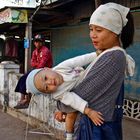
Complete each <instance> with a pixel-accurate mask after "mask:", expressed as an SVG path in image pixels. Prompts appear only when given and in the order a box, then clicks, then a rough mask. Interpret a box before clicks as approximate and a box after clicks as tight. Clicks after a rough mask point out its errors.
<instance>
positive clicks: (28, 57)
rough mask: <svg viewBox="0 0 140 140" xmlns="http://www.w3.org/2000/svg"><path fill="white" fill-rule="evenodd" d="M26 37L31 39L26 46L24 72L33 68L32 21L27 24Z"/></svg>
mask: <svg viewBox="0 0 140 140" xmlns="http://www.w3.org/2000/svg"><path fill="white" fill-rule="evenodd" d="M25 38H26V39H27V40H28V41H29V43H28V46H27V48H25V67H24V72H25V73H26V72H27V71H28V70H30V69H31V64H30V63H31V46H32V22H31V21H29V22H28V23H27V25H26V30H25Z"/></svg>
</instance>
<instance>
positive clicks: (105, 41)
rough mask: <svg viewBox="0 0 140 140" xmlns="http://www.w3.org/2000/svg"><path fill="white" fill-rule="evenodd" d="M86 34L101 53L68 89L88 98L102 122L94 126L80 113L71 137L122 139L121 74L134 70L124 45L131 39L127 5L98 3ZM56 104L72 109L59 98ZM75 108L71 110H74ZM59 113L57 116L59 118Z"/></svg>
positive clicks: (94, 139)
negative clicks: (83, 75) (83, 74)
mask: <svg viewBox="0 0 140 140" xmlns="http://www.w3.org/2000/svg"><path fill="white" fill-rule="evenodd" d="M89 28H90V38H91V41H92V44H93V46H94V48H95V49H97V50H101V51H102V53H101V54H100V55H99V56H98V57H97V58H96V60H94V62H93V63H92V65H91V67H89V71H88V72H87V74H86V76H85V78H84V79H83V80H82V81H81V83H79V84H78V85H77V86H76V87H75V88H73V89H72V90H71V92H73V93H75V94H77V95H79V96H80V97H81V98H82V99H84V100H85V101H87V102H88V106H89V107H90V108H91V109H94V110H96V111H98V112H101V113H102V114H103V118H104V123H103V124H102V125H101V126H96V125H95V124H94V123H93V122H92V121H91V120H90V119H89V118H88V117H87V116H86V115H81V116H80V118H79V122H78V121H77V124H78V125H77V127H76V126H75V135H74V138H73V140H122V128H121V123H122V102H121V103H120V104H118V102H117V100H118V98H119V96H120V97H121V98H122V101H123V94H124V86H123V84H124V78H125V74H128V73H129V74H130V76H132V75H133V74H134V69H131V68H132V67H133V66H134V62H133V63H129V62H128V61H127V60H128V59H127V57H126V51H125V49H126V48H128V47H129V46H130V44H132V42H133V36H134V23H133V18H132V15H131V13H130V9H129V8H127V7H124V6H122V5H119V4H116V3H106V4H104V5H100V6H99V7H98V8H97V9H96V10H95V11H94V12H93V14H92V16H91V18H90V22H89ZM58 108H59V109H60V110H61V111H62V114H63V112H66V113H69V112H72V108H69V107H68V106H65V105H64V104H62V103H61V102H59V103H58ZM74 111H75V110H73V112H74ZM62 114H60V115H61V116H59V119H58V118H57V117H56V119H57V120H59V121H61V120H62V119H63V118H62Z"/></svg>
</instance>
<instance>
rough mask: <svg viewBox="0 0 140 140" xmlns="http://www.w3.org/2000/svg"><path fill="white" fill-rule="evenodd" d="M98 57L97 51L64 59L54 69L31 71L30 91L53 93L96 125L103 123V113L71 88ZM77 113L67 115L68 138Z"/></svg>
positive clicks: (28, 78)
mask: <svg viewBox="0 0 140 140" xmlns="http://www.w3.org/2000/svg"><path fill="white" fill-rule="evenodd" d="M96 57H97V54H96V53H95V52H93V53H89V54H85V55H81V56H78V57H74V58H71V59H68V60H66V61H63V62H62V63H60V64H58V65H57V66H55V67H54V68H52V69H49V68H42V69H36V70H33V71H32V72H30V74H29V75H28V77H27V80H26V87H27V92H28V93H33V94H52V96H53V98H54V99H55V100H57V101H61V102H62V103H64V104H65V105H68V106H70V107H72V108H74V109H75V110H77V111H80V112H81V113H84V114H86V115H87V116H88V117H89V118H90V119H91V120H92V121H93V122H94V124H95V125H101V124H102V123H103V118H102V114H101V113H100V112H97V111H94V110H92V109H90V108H89V107H87V105H88V103H87V102H86V101H85V100H83V99H82V98H80V97H79V96H78V95H76V94H75V93H73V92H70V90H71V89H72V88H73V87H75V86H76V85H77V84H78V83H80V82H81V81H82V79H83V78H84V76H85V73H86V70H84V69H83V68H82V67H83V66H87V65H88V64H90V63H91V62H93V61H94V59H95V58H96ZM76 116H77V113H76V112H73V113H68V114H67V115H66V132H67V133H68V134H67V135H68V136H67V140H71V139H72V133H73V129H74V128H73V125H74V123H75V119H76Z"/></svg>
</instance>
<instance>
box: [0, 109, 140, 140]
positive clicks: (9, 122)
mask: <svg viewBox="0 0 140 140" xmlns="http://www.w3.org/2000/svg"><path fill="white" fill-rule="evenodd" d="M25 128H26V123H25V122H23V121H21V120H19V119H17V118H14V117H12V116H11V115H9V114H7V113H4V112H2V110H1V109H0V140H25V139H24V138H25ZM123 135H124V140H140V121H134V120H130V119H126V118H125V119H124V120H123ZM57 137H58V136H57V135H56V136H55V137H50V136H47V135H39V134H28V137H27V140H56V139H57Z"/></svg>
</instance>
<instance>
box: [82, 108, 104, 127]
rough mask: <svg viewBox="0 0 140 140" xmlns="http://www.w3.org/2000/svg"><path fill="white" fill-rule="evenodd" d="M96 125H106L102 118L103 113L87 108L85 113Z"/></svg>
mask: <svg viewBox="0 0 140 140" xmlns="http://www.w3.org/2000/svg"><path fill="white" fill-rule="evenodd" d="M84 113H85V114H86V115H87V116H88V117H89V118H90V119H91V120H92V122H93V123H94V124H95V125H99V126H100V125H102V124H103V123H104V119H103V117H102V113H101V112H97V111H95V110H92V109H90V108H88V107H86V108H85V112H84Z"/></svg>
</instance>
